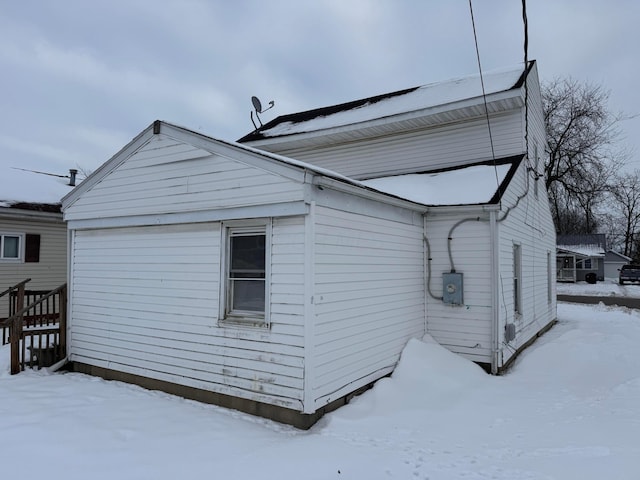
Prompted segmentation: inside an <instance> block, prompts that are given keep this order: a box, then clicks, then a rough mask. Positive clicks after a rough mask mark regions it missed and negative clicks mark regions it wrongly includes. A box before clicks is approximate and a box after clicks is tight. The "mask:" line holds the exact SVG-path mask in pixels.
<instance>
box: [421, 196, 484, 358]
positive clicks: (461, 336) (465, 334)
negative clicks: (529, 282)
mask: <svg viewBox="0 0 640 480" xmlns="http://www.w3.org/2000/svg"><path fill="white" fill-rule="evenodd" d="M434 212H435V213H430V214H428V215H427V218H426V232H427V238H428V239H429V244H430V247H431V259H432V260H431V292H432V293H433V295H434V296H436V297H441V296H442V289H443V280H442V274H443V273H446V272H450V271H451V263H450V260H449V253H448V248H447V238H448V235H449V231H450V230H451V228H452V227H453V226H454V225H455V224H456V223H457V222H458V221H460V220H463V219H466V218H478V215H477V214H473V213H472V212H471V213H459V214H451V213H437V209H436V210H435V211H434ZM480 217H481V218H482V220H480V221H477V220H473V221H469V222H464V223H462V224H460V225H459V226H458V227H457V228H456V229H455V230H454V231H453V234H452V241H451V252H452V257H453V262H454V267H455V270H456V272H458V273H462V274H463V302H464V304H463V305H460V306H459V305H449V304H445V303H443V302H442V300H436V299H434V298H432V297H431V296H427V333H429V334H430V335H431V336H432V337H433V338H434V339H435V340H436V341H437V342H438V343H440V344H441V345H442V346H444V347H446V348H448V349H449V350H451V351H452V352H455V353H459V354H461V355H462V356H464V357H465V358H468V359H469V360H472V361H474V362H481V363H490V362H491V326H492V291H493V288H494V285H493V279H492V278H491V242H490V224H489V221H488V218H489V217H488V215H487V214H486V213H483V214H480Z"/></svg>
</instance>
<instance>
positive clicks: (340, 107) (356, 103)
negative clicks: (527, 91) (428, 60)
mask: <svg viewBox="0 0 640 480" xmlns="http://www.w3.org/2000/svg"><path fill="white" fill-rule="evenodd" d="M534 64H535V60H531V61H530V62H529V65H528V66H527V68H526V69H524V70H523V72H522V74H521V75H520V77H519V78H518V80H517V81H516V83H515V84H514V85H512V86H511V87H510V88H508V89H507V90H513V89H516V88H521V87H522V85H523V84H524V82H525V79H526V78H527V76H528V75H529V72H530V71H531V69H532V68H533V65H534ZM423 86H424V85H420V86H417V87H413V88H407V89H404V90H398V91H396V92H390V93H384V94H382V95H376V96H373V97H367V98H361V99H359V100H353V101H351V102H346V103H340V104H337V105H330V106H327V107H320V108H314V109H312V110H306V111H303V112H296V113H289V114H286V115H280V116H278V117H276V118H274V119H273V120H271V121H269V122H268V123H266V124H264V125H262V126H261V127H260V128H258V129H256V130H254V131H253V132H251V133H248V134H247V135H245V136H244V137H242V138H240V139H239V140H237V142H238V143H244V142H250V141H253V140H260V139H262V138H264V135H263V134H262V132H264V131H267V130H270V129H271V128H273V127H275V126H276V125H280V124H281V123H285V122H291V123H301V122H306V121H309V120H313V119H314V118H317V117H326V116H328V115H332V114H334V113H339V112H343V111H348V110H353V109H355V108H359V107H362V106H364V105H368V104H373V103H376V102H379V101H381V100H386V99H388V98H393V97H398V96H401V95H406V94H408V93H411V92H414V91H416V90H418V89H419V88H421V87H423Z"/></svg>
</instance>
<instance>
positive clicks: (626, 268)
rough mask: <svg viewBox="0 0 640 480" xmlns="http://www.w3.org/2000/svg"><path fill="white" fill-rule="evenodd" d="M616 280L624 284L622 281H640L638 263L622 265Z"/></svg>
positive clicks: (639, 266)
mask: <svg viewBox="0 0 640 480" xmlns="http://www.w3.org/2000/svg"><path fill="white" fill-rule="evenodd" d="M618 282H619V283H620V285H624V282H637V283H640V265H623V266H622V268H620V277H619V278H618Z"/></svg>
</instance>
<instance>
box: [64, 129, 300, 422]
mask: <svg viewBox="0 0 640 480" xmlns="http://www.w3.org/2000/svg"><path fill="white" fill-rule="evenodd" d="M195 140H196V141H197V139H195ZM205 143H206V141H205ZM212 145H213V146H214V147H215V144H213V143H212ZM220 150H221V151H224V152H226V153H231V154H232V155H233V154H234V151H233V148H229V147H228V146H225V145H222V146H220ZM125 152H126V151H125ZM130 155H131V156H129V157H127V158H124V159H123V161H122V163H120V164H119V165H117V166H115V168H114V169H113V170H111V171H109V173H108V174H106V175H105V176H104V177H103V178H102V179H101V180H100V181H98V182H97V183H95V184H92V185H91V186H90V188H89V189H88V190H86V191H84V192H83V193H82V194H81V195H80V196H79V197H78V198H77V199H76V201H74V202H73V203H71V204H70V205H67V206H65V217H66V219H67V220H70V222H69V226H70V228H71V229H72V230H71V232H72V235H71V238H72V246H71V253H72V258H71V262H70V277H71V285H70V291H71V303H70V322H69V328H70V337H69V338H70V342H69V354H70V359H71V360H72V361H76V362H80V363H85V364H88V365H94V366H98V367H104V368H109V369H113V370H116V371H121V372H125V373H131V374H135V375H140V376H144V377H149V378H153V379H158V380H163V381H168V382H172V383H176V384H179V385H185V386H189V387H194V388H200V389H204V390H208V391H213V392H217V393H222V394H227V395H231V396H235V397H239V398H245V399H249V400H255V401H259V402H263V403H268V404H273V405H278V406H283V407H287V408H291V409H294V410H298V411H302V409H303V393H304V392H303V382H304V312H305V305H304V300H305V296H304V285H305V279H304V262H303V259H304V245H305V243H304V242H305V217H304V215H296V216H291V214H285V213H283V211H282V209H281V208H280V207H279V205H282V204H286V202H296V205H303V199H304V196H305V185H304V183H303V178H304V175H303V174H302V173H301V172H299V171H296V170H293V169H291V168H288V167H286V168H285V167H282V166H281V165H275V166H273V168H272V169H273V170H275V171H278V172H283V174H282V175H281V174H279V173H273V172H272V171H268V170H267V169H262V168H259V167H257V166H255V165H253V163H258V164H259V163H260V161H259V160H256V159H255V158H254V157H251V154H249V153H245V152H240V151H238V152H237V157H238V159H236V158H235V157H234V158H230V157H228V156H222V155H218V154H211V153H209V152H208V151H205V150H204V149H201V148H196V147H194V146H192V145H189V144H187V143H184V142H181V141H177V140H174V139H172V138H170V137H168V136H167V135H163V134H156V135H153V136H151V138H150V140H149V141H148V142H146V143H144V144H141V146H140V147H138V149H137V150H135V151H134V152H131V154H130ZM115 158H116V159H117V158H118V157H115ZM243 160H245V161H243ZM252 162H253V163H252ZM112 164H113V163H112ZM287 175H288V176H287ZM258 207H259V208H258ZM298 208H299V209H300V207H298ZM229 211H233V212H232V216H231V217H225V215H229V213H227V212H229ZM301 211H302V210H301ZM243 212H244V216H242V215H243ZM256 212H258V213H259V215H257V214H256ZM181 213H184V214H185V215H183V216H180V215H178V216H176V214H181ZM211 217H215V218H214V220H207V218H211ZM258 217H259V218H271V222H272V223H271V229H270V231H271V245H270V249H269V251H270V255H271V258H270V259H267V261H268V262H269V265H270V266H271V269H270V271H269V272H268V273H269V275H270V278H267V279H266V281H267V282H268V283H269V286H270V288H269V290H268V292H269V295H270V297H269V304H268V308H267V311H268V313H269V318H268V320H269V326H268V327H251V326H235V325H234V326H232V325H229V324H224V323H220V322H219V318H218V316H219V314H220V308H219V303H220V299H219V297H220V291H221V286H220V282H221V267H220V263H221V258H222V249H223V248H224V244H223V241H222V235H223V229H222V225H223V224H224V221H225V220H226V219H227V218H230V219H238V218H258ZM185 218H188V219H192V218H196V220H195V221H194V220H185ZM221 222H222V223H221ZM105 225H106V227H105ZM107 227H108V228H107Z"/></svg>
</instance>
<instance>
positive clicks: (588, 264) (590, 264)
mask: <svg viewBox="0 0 640 480" xmlns="http://www.w3.org/2000/svg"><path fill="white" fill-rule="evenodd" d="M576 268H577V269H578V270H597V269H598V259H597V258H583V259H580V260H576Z"/></svg>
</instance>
